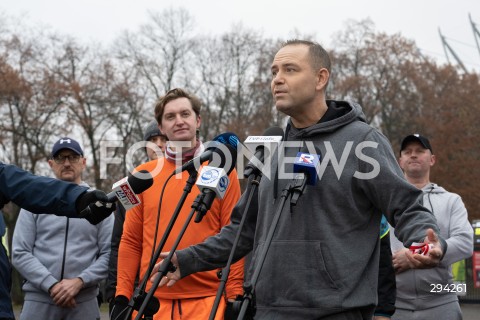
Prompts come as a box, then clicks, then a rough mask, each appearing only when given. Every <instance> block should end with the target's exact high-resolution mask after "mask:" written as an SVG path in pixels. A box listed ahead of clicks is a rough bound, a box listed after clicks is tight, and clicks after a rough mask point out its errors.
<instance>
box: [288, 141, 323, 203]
mask: <svg viewBox="0 0 480 320" xmlns="http://www.w3.org/2000/svg"><path fill="white" fill-rule="evenodd" d="M305 149H306V148H305ZM302 150H304V149H302ZM307 152H308V150H307V151H300V152H298V153H297V157H296V158H295V162H294V163H293V172H294V173H297V174H296V175H295V177H294V178H293V182H292V188H291V190H292V191H291V193H292V196H291V198H290V204H291V205H292V206H295V205H296V204H297V202H298V198H300V196H301V195H302V194H303V190H304V189H305V186H306V185H307V184H308V185H311V186H314V185H315V184H316V183H317V168H318V166H319V165H320V151H318V154H315V153H314V154H311V153H307Z"/></svg>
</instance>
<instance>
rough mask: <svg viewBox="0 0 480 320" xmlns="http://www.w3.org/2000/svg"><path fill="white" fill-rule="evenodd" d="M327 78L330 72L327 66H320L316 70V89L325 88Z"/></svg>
mask: <svg viewBox="0 0 480 320" xmlns="http://www.w3.org/2000/svg"><path fill="white" fill-rule="evenodd" d="M328 79H330V72H328V70H327V68H321V69H320V70H318V71H317V86H316V87H317V89H318V90H322V89H323V90H325V87H326V86H327V83H328Z"/></svg>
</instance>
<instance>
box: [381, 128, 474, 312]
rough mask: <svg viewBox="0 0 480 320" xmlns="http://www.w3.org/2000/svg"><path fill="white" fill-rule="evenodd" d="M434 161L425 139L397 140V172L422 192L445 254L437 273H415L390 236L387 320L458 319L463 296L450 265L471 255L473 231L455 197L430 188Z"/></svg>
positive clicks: (401, 250) (417, 135) (452, 194)
mask: <svg viewBox="0 0 480 320" xmlns="http://www.w3.org/2000/svg"><path fill="white" fill-rule="evenodd" d="M435 161H436V158H435V155H434V154H433V149H432V146H431V144H430V141H429V140H428V139H427V138H426V137H424V136H422V135H419V134H412V135H409V136H407V137H405V138H404V139H403V141H402V143H401V148H400V158H399V163H400V167H401V168H402V170H403V172H404V174H405V177H406V178H407V180H408V182H410V183H411V184H412V185H414V186H415V187H417V188H418V189H420V190H422V191H423V203H424V205H425V206H426V207H427V208H429V209H430V210H431V211H432V213H433V214H434V215H435V217H436V218H437V224H438V226H439V228H440V235H441V236H442V237H443V238H445V239H446V241H447V243H448V251H447V252H446V254H445V256H444V257H443V260H442V261H441V262H440V264H439V265H438V266H437V267H435V268H433V269H429V270H417V269H414V268H412V266H411V265H410V263H409V260H408V259H407V258H406V256H405V252H406V251H407V250H408V249H405V248H404V247H403V245H402V243H401V242H400V241H399V240H398V239H397V238H396V237H395V236H394V235H393V234H392V232H390V235H391V247H392V252H393V258H392V261H393V267H394V269H395V272H396V281H397V301H396V312H395V314H394V316H393V317H392V319H399V320H400V319H402V320H404V319H424V320H430V319H433V320H438V319H449V320H460V319H462V312H461V309H460V305H459V304H458V298H457V292H465V290H466V287H465V285H462V284H458V285H456V284H454V283H453V276H452V271H451V264H452V263H454V262H457V261H460V260H463V259H467V258H469V257H470V256H471V255H472V252H473V228H472V226H471V224H470V222H469V221H468V214H467V210H466V208H465V205H464V204H463V202H462V199H461V198H460V196H459V195H458V194H455V193H451V192H448V191H446V190H445V189H444V188H442V187H440V186H438V185H437V184H435V183H432V182H430V169H431V168H432V167H433V166H434V165H435Z"/></svg>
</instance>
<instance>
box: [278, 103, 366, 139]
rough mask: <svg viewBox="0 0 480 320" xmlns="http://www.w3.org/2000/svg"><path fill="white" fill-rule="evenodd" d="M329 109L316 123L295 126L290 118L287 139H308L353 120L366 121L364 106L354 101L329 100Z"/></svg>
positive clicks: (329, 131)
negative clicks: (301, 126)
mask: <svg viewBox="0 0 480 320" xmlns="http://www.w3.org/2000/svg"><path fill="white" fill-rule="evenodd" d="M327 106H328V110H327V112H326V113H325V114H324V116H323V117H322V118H321V119H320V120H319V121H318V122H317V123H316V124H314V125H312V126H310V127H307V128H295V126H293V124H292V120H291V119H290V120H289V121H288V124H287V128H286V130H285V136H286V138H287V140H302V139H308V138H309V137H310V136H313V135H317V134H319V133H331V132H334V131H336V130H338V128H340V127H343V126H345V125H347V124H349V123H351V122H353V121H361V122H366V120H365V115H364V113H363V111H362V107H361V106H360V105H359V104H357V103H354V102H348V101H333V100H327Z"/></svg>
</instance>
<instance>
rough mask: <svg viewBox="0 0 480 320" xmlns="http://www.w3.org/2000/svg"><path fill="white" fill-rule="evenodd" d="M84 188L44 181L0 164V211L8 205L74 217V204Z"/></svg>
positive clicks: (49, 179)
mask: <svg viewBox="0 0 480 320" xmlns="http://www.w3.org/2000/svg"><path fill="white" fill-rule="evenodd" d="M86 191H87V188H85V187H81V186H79V185H77V184H73V183H70V182H65V181H61V180H57V179H53V178H48V177H39V176H36V175H33V174H31V173H30V172H28V171H25V170H22V169H20V168H18V167H16V166H13V165H8V164H5V163H2V162H0V209H1V208H2V207H3V205H5V204H6V203H7V202H9V201H12V202H14V203H16V204H17V205H19V206H20V207H22V208H24V209H26V210H28V211H32V212H36V213H41V212H49V213H53V214H58V215H62V216H67V217H72V218H73V217H77V212H76V209H75V201H76V200H77V198H78V196H79V195H81V194H82V193H84V192H86Z"/></svg>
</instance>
